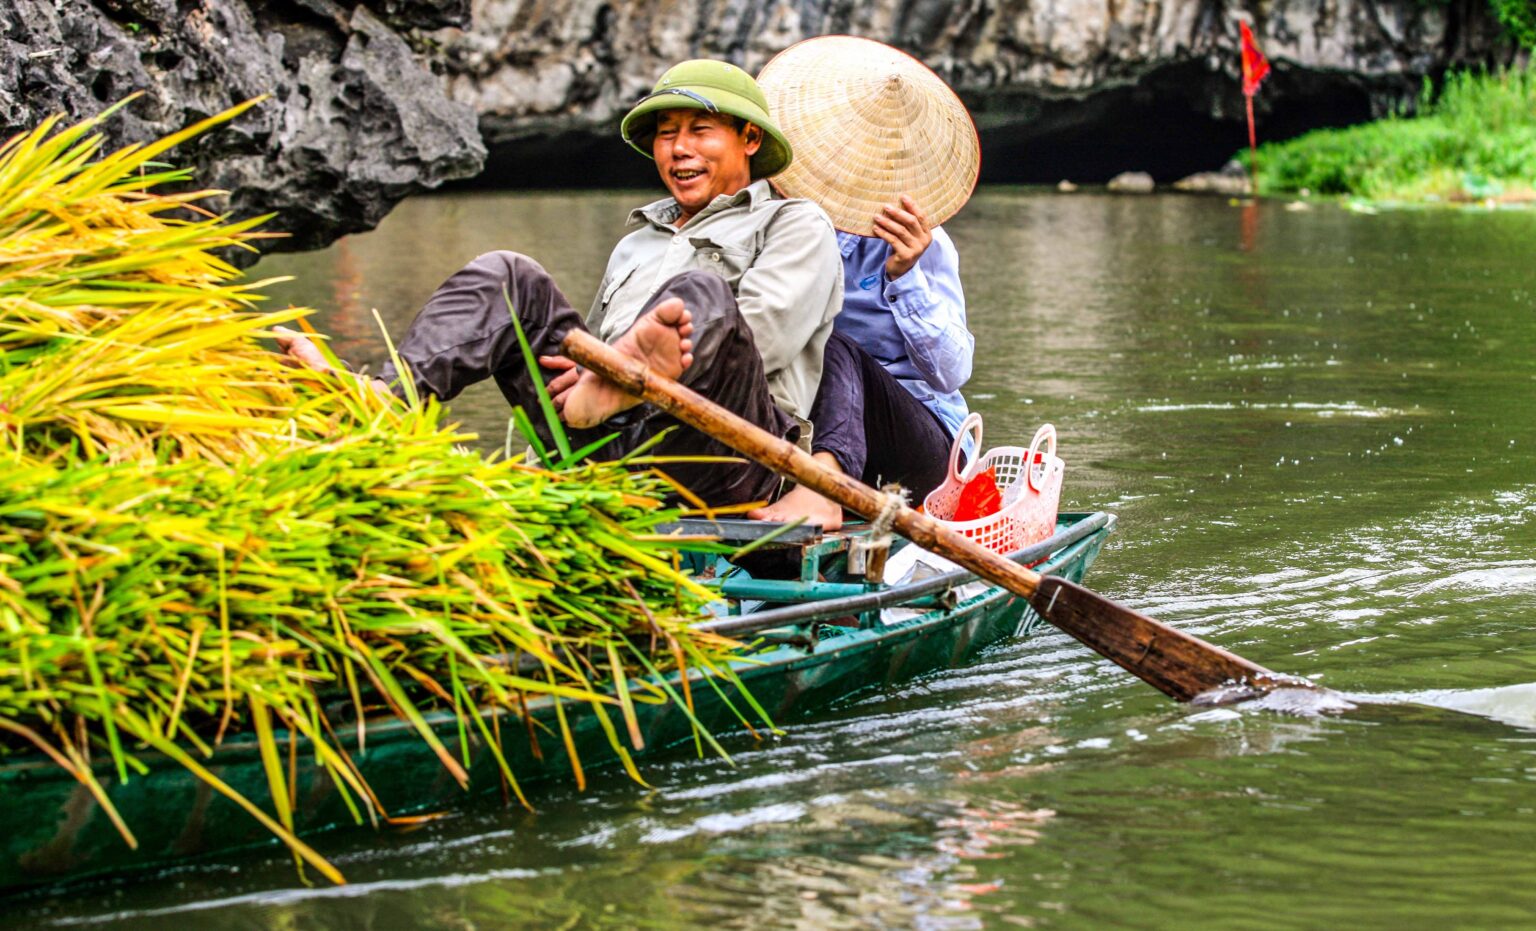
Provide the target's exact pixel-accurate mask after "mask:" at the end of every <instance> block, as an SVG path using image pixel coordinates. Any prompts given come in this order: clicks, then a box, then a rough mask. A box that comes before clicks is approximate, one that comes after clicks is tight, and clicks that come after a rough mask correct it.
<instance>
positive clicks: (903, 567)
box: [880, 543, 987, 624]
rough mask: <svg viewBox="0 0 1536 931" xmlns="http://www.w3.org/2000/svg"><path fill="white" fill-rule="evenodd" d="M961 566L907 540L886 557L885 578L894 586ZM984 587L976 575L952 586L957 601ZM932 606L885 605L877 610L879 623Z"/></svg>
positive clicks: (902, 618) (914, 614)
mask: <svg viewBox="0 0 1536 931" xmlns="http://www.w3.org/2000/svg"><path fill="white" fill-rule="evenodd" d="M959 568H961V567H960V566H957V565H956V564H954V563H952V562H950V561H949V560H947V559H945V558H944V557H943V556H940V555H938V554H936V553H930V552H928V551H927V550H925V549H923V548H922V547H921V546H918V545H917V544H915V543H908V544H907V545H906V546H904V547H902V548H901V549H900V550H899V551H898V552H897V553H896V554H895V555H893V556H892V557H891V558H890V559H888V560H886V563H885V581H886V584H887V585H890V586H892V587H895V586H897V585H906V584H908V583H910V582H921V581H923V580H924V579H931V578H933V577H934V576H936V575H943V574H944V573H946V572H954V571H955V570H956V569H959ZM986 590H987V583H985V582H982V581H980V580H979V579H978V580H976V581H973V582H967V583H965V584H964V585H962V586H960V587H959V588H957V589H955V590H954V592H955V597H956V598H957V599H959V600H960V601H964V600H965V599H967V598H974V597H975V596H977V595H979V594H981V593H982V592H984V591H986ZM932 610H933V609H932V608H886V609H884V610H883V611H881V612H880V622H881V623H882V624H896V623H899V622H901V621H907V620H911V619H912V618H914V617H921V616H922V615H924V614H927V613H928V612H930V611H932Z"/></svg>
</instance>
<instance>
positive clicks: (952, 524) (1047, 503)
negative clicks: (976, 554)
mask: <svg viewBox="0 0 1536 931" xmlns="http://www.w3.org/2000/svg"><path fill="white" fill-rule="evenodd" d="M968 433H972V434H975V437H976V445H975V446H974V447H973V448H974V449H978V450H979V449H981V448H982V446H981V415H980V414H971V415H970V416H969V417H967V418H965V422H964V423H962V424H961V425H960V432H959V434H957V435H956V436H955V443H954V446H952V447H951V448H950V451H949V475H948V476H947V477H946V478H945V479H944V484H942V485H940V486H939V487H938V488H935V489H934V490H933V491H931V492H929V494H928V497H927V498H925V499H923V510H924V511H925V512H926V513H927V514H928V515H929V516H930V517H933V518H935V519H936V520H939V521H942V522H943V523H944V525H945V526H946V527H948V528H949V529H951V530H953V531H955V532H956V533H959V534H962V535H964V536H966V537H969V538H970V539H972V540H974V541H975V542H977V543H979V544H981V545H982V546H985V547H986V548H987V549H989V550H992V551H993V552H994V553H1003V554H1008V553H1012V552H1015V551H1017V550H1021V549H1023V548H1024V547H1026V546H1029V545H1031V544H1034V543H1039V542H1040V541H1041V540H1044V539H1046V538H1048V537H1049V536H1050V535H1051V534H1053V533H1055V532H1056V507H1057V505H1058V504H1059V503H1060V501H1061V480H1062V476H1063V474H1064V473H1065V472H1066V463H1064V462H1062V461H1061V459H1059V458H1058V457H1057V456H1056V428H1055V427H1053V426H1051V425H1050V424H1043V425H1041V427H1040V429H1039V430H1036V431H1035V438H1034V439H1033V440H1032V441H1031V442H1030V444H1029V448H1028V449H1023V448H1021V447H1018V446H998V447H996V448H994V449H989V450H987V452H986V453H985V454H984V455H981V456H979V457H977V458H974V459H972V460H971V461H970V462H969V463H967V464H966V467H965V468H964V469H963V470H962V469H960V468H959V465H960V454H961V452H962V447H963V445H964V442H965V437H966V434H968ZM1042 444H1043V445H1044V448H1042ZM1026 463H1028V464H1029V467H1026ZM988 466H992V467H995V468H996V469H997V489H998V491H1000V492H1002V495H1003V506H1002V508H1001V509H999V510H998V511H997V513H995V514H988V515H987V516H986V517H980V518H977V519H976V520H968V521H954V520H950V517H951V515H953V514H954V513H955V508H956V506H957V505H959V503H960V490H961V489H962V488H964V487H965V484H966V482H969V481H970V480H971V479H972V478H975V477H976V476H977V475H979V474H980V473H982V472H984V471H986V469H987V467H988Z"/></svg>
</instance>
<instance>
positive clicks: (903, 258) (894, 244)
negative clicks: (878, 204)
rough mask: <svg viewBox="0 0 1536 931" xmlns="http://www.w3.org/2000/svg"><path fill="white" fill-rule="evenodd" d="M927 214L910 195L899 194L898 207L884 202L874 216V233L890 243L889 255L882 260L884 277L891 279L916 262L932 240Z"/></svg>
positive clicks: (906, 270) (902, 273)
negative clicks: (899, 202) (884, 204)
mask: <svg viewBox="0 0 1536 931" xmlns="http://www.w3.org/2000/svg"><path fill="white" fill-rule="evenodd" d="M929 230H930V227H929V225H928V217H927V215H926V214H924V213H923V211H922V210H921V209H919V207H918V206H917V201H915V200H913V199H912V198H911V196H910V195H907V194H903V195H901V206H900V207H898V206H896V205H895V204H887V205H886V206H885V207H884V208H882V209H881V211H880V213H878V214H877V215H876V216H875V235H876V236H879V237H880V238H881V239H883V240H885V241H886V242H888V243H890V245H891V257H890V258H889V259H886V261H885V278H886V280H887V281H895V280H896V279H897V278H900V277H901V276H902V275H905V274H906V273H907V272H908V271H911V269H912V266H914V265H916V264H917V260H918V259H920V258H922V255H923V253H924V252H925V251H927V249H928V244H929V243H931V242H933V233H931V232H929Z"/></svg>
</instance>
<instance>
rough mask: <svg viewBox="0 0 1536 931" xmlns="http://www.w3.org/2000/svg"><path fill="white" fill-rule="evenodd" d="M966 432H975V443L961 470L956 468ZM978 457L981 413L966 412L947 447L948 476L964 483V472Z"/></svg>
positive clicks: (965, 478)
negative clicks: (953, 438) (967, 460)
mask: <svg viewBox="0 0 1536 931" xmlns="http://www.w3.org/2000/svg"><path fill="white" fill-rule="evenodd" d="M967 433H974V434H976V445H975V447H973V448H974V449H975V450H976V451H975V452H974V453H972V454H971V461H970V462H967V463H966V464H965V469H964V470H961V469H960V468H958V467H959V465H960V454H961V453H962V452H964V451H965V435H966V434H967ZM980 459H981V415H980V414H977V413H971V414H967V415H966V418H965V420H964V421H962V422H961V424H960V429H959V430H958V431H956V432H955V442H954V443H953V444H951V445H950V447H949V474H950V477H951V478H953V479H954V480H955V481H957V482H961V483H964V482H965V481H966V480H967V476H966V474H965V473H966V472H969V471H970V470H971V466H973V465H975V464H976V463H977V462H978V461H979V460H980Z"/></svg>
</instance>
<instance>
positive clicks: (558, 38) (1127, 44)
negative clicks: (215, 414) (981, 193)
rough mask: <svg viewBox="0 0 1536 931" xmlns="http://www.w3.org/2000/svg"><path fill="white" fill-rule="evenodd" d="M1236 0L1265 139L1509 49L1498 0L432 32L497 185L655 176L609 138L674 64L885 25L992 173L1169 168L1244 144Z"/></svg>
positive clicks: (849, 7)
mask: <svg viewBox="0 0 1536 931" xmlns="http://www.w3.org/2000/svg"><path fill="white" fill-rule="evenodd" d="M1239 16H1243V17H1246V18H1248V19H1249V20H1250V21H1251V22H1252V24H1253V26H1254V31H1255V33H1256V35H1257V37H1258V41H1259V44H1260V46H1261V47H1262V48H1263V49H1264V51H1265V52H1266V54H1268V56H1269V57H1270V59H1271V60H1272V61H1273V63H1274V66H1275V68H1274V74H1273V76H1272V78H1271V79H1270V81H1269V82H1268V84H1267V85H1266V86H1265V87H1264V89H1263V91H1262V92H1261V93H1260V95H1259V97H1258V100H1257V104H1258V120H1259V125H1260V132H1261V135H1262V136H1264V137H1266V138H1279V137H1283V136H1288V135H1294V134H1296V133H1298V132H1301V131H1304V130H1305V129H1309V128H1312V127H1315V126H1319V125H1337V124H1343V123H1349V122H1357V121H1361V120H1365V119H1370V118H1372V117H1377V116H1381V115H1383V114H1385V113H1388V112H1390V111H1391V110H1392V109H1393V108H1394V107H1411V106H1412V105H1413V102H1414V100H1415V98H1416V97H1417V94H1418V92H1419V88H1420V86H1421V82H1422V79H1423V77H1424V76H1425V75H1438V74H1440V73H1441V72H1443V71H1444V70H1445V69H1446V68H1448V67H1451V66H1459V65H1467V64H1472V63H1478V62H1485V61H1489V60H1491V59H1494V58H1496V57H1497V56H1499V55H1500V54H1507V52H1501V50H1500V43H1499V41H1498V38H1497V35H1498V29H1497V26H1496V24H1495V23H1494V22H1493V20H1492V18H1491V16H1490V15H1489V13H1488V9H1487V3H1486V0H1449V2H1446V3H1443V4H1442V3H1437V2H1435V0H1269V2H1266V3H1263V4H1253V5H1250V6H1245V7H1239V6H1229V5H1227V4H1224V3H1222V2H1220V0H1097V2H1087V0H897V2H892V0H876V2H868V3H854V2H851V0H793V2H790V0H673V2H666V3H658V2H633V0H537V2H534V0H473V20H472V22H473V26H472V27H471V28H470V29H468V30H458V29H448V30H442V31H440V32H439V33H437V34H436V36H435V38H436V39H437V41H438V42H440V43H441V45H442V54H443V56H444V61H445V66H446V70H447V73H448V81H449V87H450V89H451V94H452V96H453V98H454V99H455V100H458V101H460V102H462V103H464V104H466V105H469V106H472V107H474V108H475V110H476V111H477V112H479V114H480V119H481V128H482V129H483V130H484V132H485V135H486V139H487V141H488V142H489V143H491V144H492V151H493V159H492V170H491V171H489V172H488V178H487V180H488V181H489V183H500V184H508V183H513V184H515V183H519V182H528V181H532V182H535V183H550V182H561V181H566V182H570V183H583V181H582V179H583V178H588V179H592V180H597V179H602V178H605V177H613V176H615V174H619V175H622V176H625V177H632V178H635V179H639V178H643V177H645V172H646V168H645V167H644V165H643V162H639V161H636V160H634V159H632V158H631V157H630V156H629V155H628V154H627V153H626V152H625V151H624V150H623V148H622V147H620V146H618V145H615V144H613V142H612V140H613V138H614V137H615V135H616V127H617V121H618V117H619V116H620V115H621V114H622V113H623V112H624V110H625V108H626V107H627V106H628V105H629V104H630V103H632V102H633V101H634V100H635V99H637V98H638V97H639V96H641V95H642V94H644V93H646V92H647V91H649V90H650V87H651V85H652V83H653V82H654V81H655V79H656V77H657V76H658V75H659V74H660V73H661V72H662V71H663V70H665V68H666V67H667V66H668V65H669V64H671V63H673V62H675V61H679V60H682V59H686V58H692V57H716V58H724V59H728V60H730V61H733V62H735V63H737V64H740V65H742V66H743V67H745V68H747V69H749V70H751V71H754V72H755V71H756V70H757V69H758V68H760V67H761V66H762V65H763V64H764V63H765V62H766V61H767V60H768V59H769V58H770V57H771V56H772V55H773V54H774V53H775V52H777V51H779V50H780V49H782V48H784V47H785V46H787V45H789V44H791V43H793V42H795V41H797V40H799V39H801V38H805V37H807V36H812V35H819V34H826V33H852V34H856V35H862V36H868V37H871V38H875V39H879V40H881V41H884V42H889V43H891V44H893V45H896V46H898V47H900V48H903V49H906V50H907V51H909V52H911V53H912V54H914V55H916V56H917V57H919V58H921V59H922V60H923V61H924V62H926V63H927V64H928V65H929V66H930V67H932V68H933V69H934V70H935V71H937V72H938V73H939V74H940V75H942V76H943V77H944V78H945V79H946V80H947V81H949V83H950V84H951V85H952V86H954V87H955V88H956V89H957V90H958V91H959V92H960V94H961V96H962V98H964V99H965V101H966V103H967V104H968V105H969V106H970V107H971V109H972V112H973V113H974V114H975V116H976V121H977V124H978V126H979V127H980V128H981V130H982V141H983V151H984V157H983V176H982V177H983V180H1033V181H1047V180H1049V181H1054V180H1056V179H1057V178H1061V177H1070V178H1074V179H1077V180H1090V181H1093V180H1104V179H1105V178H1108V177H1109V176H1110V175H1112V174H1114V173H1115V172H1117V171H1120V170H1122V169H1127V168H1142V169H1148V170H1151V171H1152V172H1153V173H1154V174H1157V175H1159V179H1160V180H1162V179H1164V178H1167V177H1168V176H1171V175H1177V174H1182V173H1185V172H1188V171H1193V170H1197V169H1200V168H1214V167H1216V166H1218V165H1220V164H1221V163H1222V162H1223V161H1225V160H1226V158H1227V157H1228V156H1229V155H1230V154H1231V153H1232V152H1233V151H1235V150H1236V149H1238V148H1240V147H1242V146H1243V145H1244V144H1245V142H1246V131H1245V130H1244V129H1243V100H1242V96H1241V94H1240V92H1239V89H1238V55H1237V44H1238V39H1237V36H1238V26H1237V20H1238V17H1239ZM587 183H591V181H590V180H589V181H588V182H587Z"/></svg>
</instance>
